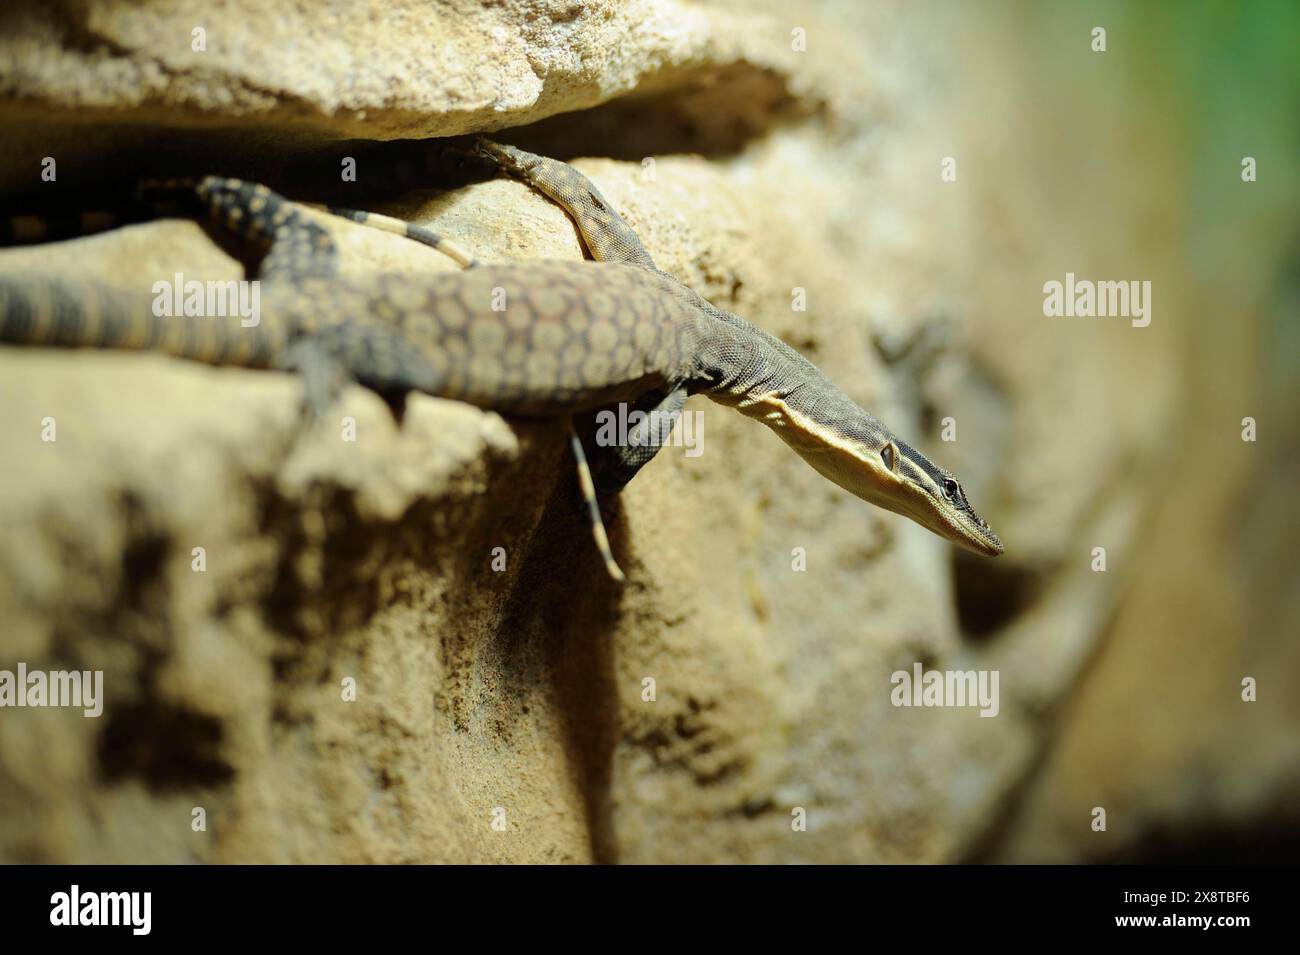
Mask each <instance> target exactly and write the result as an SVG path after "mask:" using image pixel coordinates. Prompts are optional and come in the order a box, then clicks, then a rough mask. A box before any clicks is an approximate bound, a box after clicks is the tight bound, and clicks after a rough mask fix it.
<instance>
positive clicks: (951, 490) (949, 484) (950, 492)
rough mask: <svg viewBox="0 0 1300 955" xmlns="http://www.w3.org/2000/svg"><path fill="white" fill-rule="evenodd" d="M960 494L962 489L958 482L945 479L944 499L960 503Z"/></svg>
mask: <svg viewBox="0 0 1300 955" xmlns="http://www.w3.org/2000/svg"><path fill="white" fill-rule="evenodd" d="M960 494H961V488H960V487H958V485H957V482H956V481H954V480H953V479H952V478H944V479H943V496H944V497H946V498H947V499H948V500H950V501H958V500H960V499H961V498H960V497H959V495H960Z"/></svg>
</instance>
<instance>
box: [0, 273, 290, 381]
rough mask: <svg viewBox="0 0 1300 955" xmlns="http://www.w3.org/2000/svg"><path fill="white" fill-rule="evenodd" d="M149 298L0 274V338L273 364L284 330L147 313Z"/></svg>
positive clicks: (82, 283) (220, 362) (92, 284)
mask: <svg viewBox="0 0 1300 955" xmlns="http://www.w3.org/2000/svg"><path fill="white" fill-rule="evenodd" d="M155 301H156V297H155V296H153V295H132V294H129V293H126V292H123V291H121V290H119V289H114V288H110V287H108V286H104V285H100V284H98V283H95V282H90V281H78V282H76V283H75V284H73V283H69V282H65V281H63V280H60V279H56V278H39V277H31V278H28V277H24V278H21V279H16V278H6V277H0V344H8V345H44V346H48V347H57V348H122V349H130V350H154V351H161V352H165V353H167V354H169V355H175V356H177V357H180V358H188V359H190V360H192V361H200V362H204V363H205V364H210V365H237V366H240V367H246V368H271V367H279V363H280V361H281V360H282V357H283V354H284V352H285V346H286V342H285V336H284V334H283V330H281V331H279V332H276V331H273V330H272V329H271V328H270V327H268V326H267V325H264V324H262V323H260V322H259V324H258V325H256V326H249V327H245V326H244V325H242V324H241V322H240V318H239V316H238V315H232V316H220V317H216V316H211V317H208V316H205V317H193V316H177V317H167V316H159V315H156V314H154V304H155Z"/></svg>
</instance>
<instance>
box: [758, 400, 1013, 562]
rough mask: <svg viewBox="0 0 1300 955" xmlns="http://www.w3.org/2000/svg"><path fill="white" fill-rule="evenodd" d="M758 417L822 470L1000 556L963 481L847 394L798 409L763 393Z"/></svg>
mask: <svg viewBox="0 0 1300 955" xmlns="http://www.w3.org/2000/svg"><path fill="white" fill-rule="evenodd" d="M756 404H757V407H756V408H755V409H754V410H752V411H750V412H748V413H750V414H754V415H755V416H756V417H760V418H761V419H762V420H763V421H764V423H766V424H767V425H768V426H769V427H772V428H773V429H774V430H776V431H777V433H778V434H780V435H781V437H782V438H784V439H785V441H786V442H787V443H788V444H789V445H790V446H791V447H792V448H794V450H795V451H797V452H798V453H799V456H800V457H802V458H803V459H804V460H805V461H807V462H808V463H809V464H811V465H812V466H813V467H814V468H815V469H816V470H817V471H819V472H820V473H821V474H822V476H823V477H826V478H828V479H829V480H831V481H834V482H835V483H836V484H838V485H839V486H840V487H842V488H844V489H845V490H846V491H849V492H850V493H852V494H855V495H856V496H858V497H860V498H862V499H863V500H864V501H867V502H869V503H871V504H875V505H876V506H877V507H883V508H885V509H886V510H889V511H893V512H894V513H895V514H901V515H903V516H904V517H908V518H911V519H912V520H914V521H916V523H918V524H920V525H921V526H922V527H924V528H926V529H927V530H930V531H932V532H933V533H935V534H938V535H939V536H940V537H942V538H944V539H945V540H947V541H951V542H952V543H954V544H956V545H957V546H958V547H962V548H964V549H966V550H969V551H973V552H974V553H976V554H982V555H984V556H986V557H996V556H997V555H999V554H1001V553H1002V551H1003V547H1002V541H1000V540H999V539H998V536H997V535H996V534H994V533H993V530H992V529H991V528H990V527H989V525H988V522H987V521H985V520H984V519H983V518H982V517H980V516H979V515H978V514H976V513H975V509H974V508H973V507H971V504H970V501H968V500H967V499H966V492H965V491H964V490H963V489H962V486H961V482H960V481H958V480H957V478H956V477H954V476H953V475H952V474H951V473H950V472H948V471H945V470H944V469H943V468H941V467H939V466H938V465H937V464H935V463H934V462H933V461H931V460H930V459H929V458H927V457H926V456H925V455H923V454H922V453H921V452H919V451H917V450H916V449H914V448H911V447H909V446H908V445H906V444H904V443H903V442H902V441H899V440H898V439H897V438H896V437H894V436H893V434H891V433H890V432H889V430H888V429H887V428H885V426H884V425H883V424H881V423H880V422H879V421H877V420H876V419H875V418H874V417H872V416H871V415H869V414H868V413H867V412H865V411H863V410H862V409H861V408H858V407H857V406H856V405H853V404H851V403H850V402H848V401H847V399H846V400H844V401H842V402H833V403H832V405H831V407H832V408H833V410H832V411H831V413H825V412H824V410H823V408H822V407H812V408H807V409H805V413H800V412H799V411H796V410H795V409H794V408H793V407H791V406H790V405H788V404H786V403H785V402H777V403H772V402H770V401H760V402H758V403H756Z"/></svg>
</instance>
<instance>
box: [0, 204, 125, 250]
mask: <svg viewBox="0 0 1300 955" xmlns="http://www.w3.org/2000/svg"><path fill="white" fill-rule="evenodd" d="M146 217H147V216H146V213H145V212H143V211H142V210H140V209H138V208H135V207H128V206H126V205H123V206H122V207H120V208H116V209H107V208H106V209H95V210H90V211H87V212H67V213H54V214H49V213H44V214H41V215H4V216H0V246H4V247H8V246H16V245H35V244H36V243H40V242H62V241H63V240H65V239H79V238H81V237H82V236H87V235H95V234H97V233H100V232H107V231H109V230H110V229H116V228H118V227H119V226H124V225H130V224H131V223H134V222H142V221H144V219H145V218H146Z"/></svg>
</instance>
